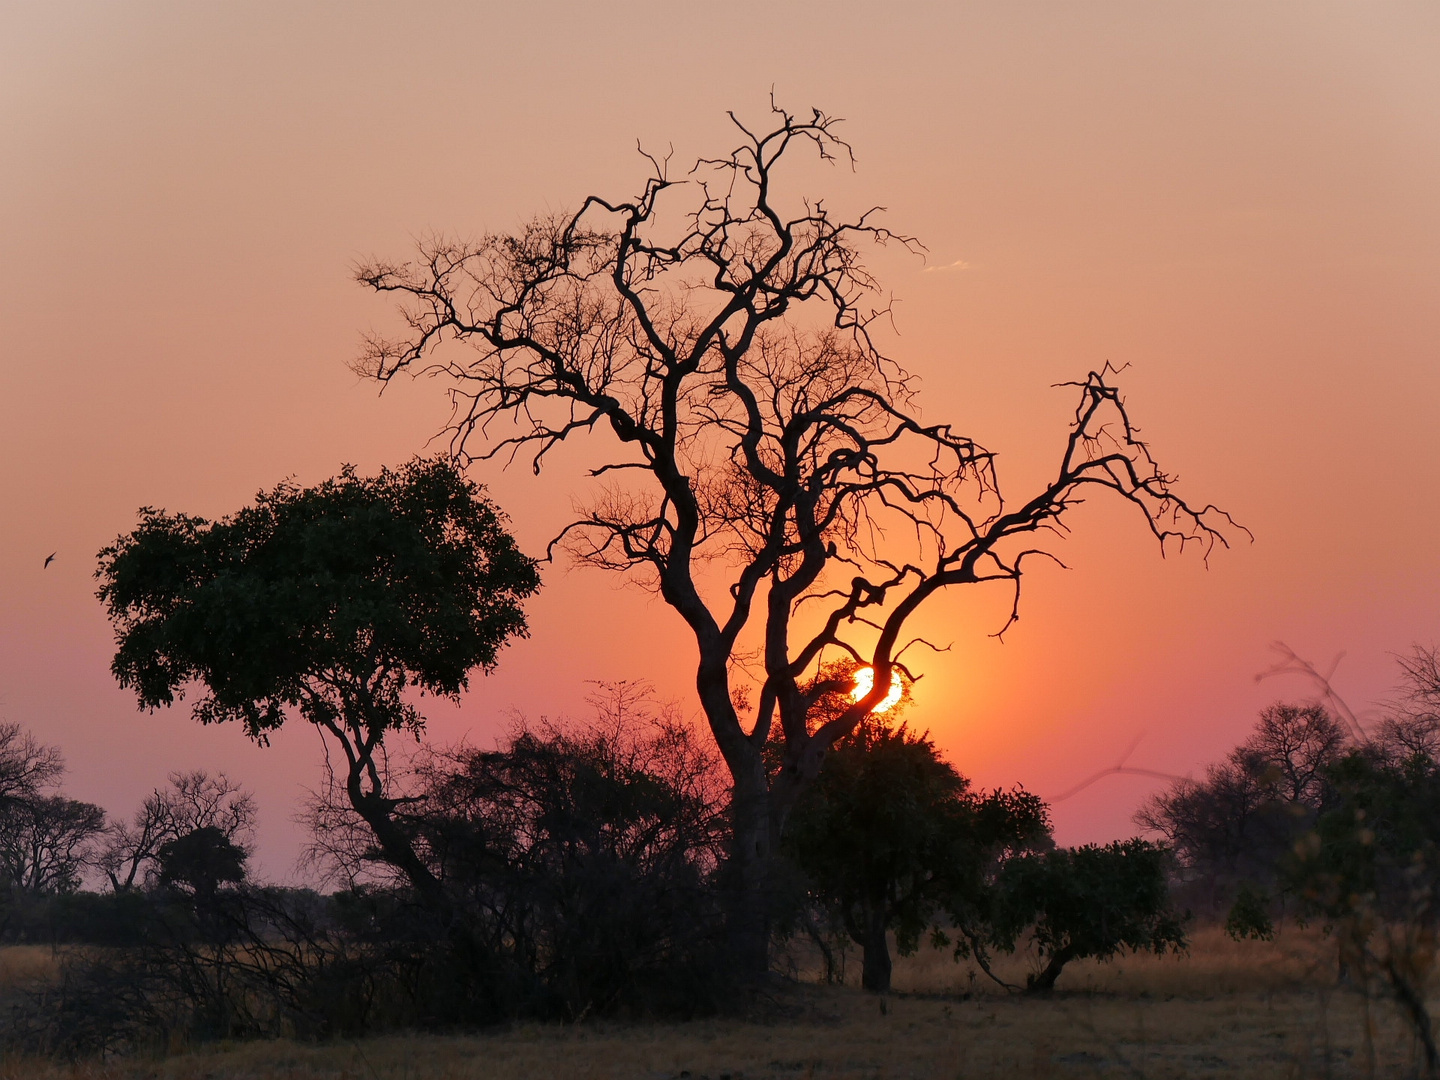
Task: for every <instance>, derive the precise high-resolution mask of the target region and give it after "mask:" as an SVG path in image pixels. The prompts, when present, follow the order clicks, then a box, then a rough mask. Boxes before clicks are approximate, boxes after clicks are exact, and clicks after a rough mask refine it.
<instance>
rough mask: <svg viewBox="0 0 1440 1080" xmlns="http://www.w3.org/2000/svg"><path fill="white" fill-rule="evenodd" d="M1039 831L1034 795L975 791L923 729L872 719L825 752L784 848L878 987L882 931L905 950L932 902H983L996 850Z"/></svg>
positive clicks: (1043, 835) (883, 958)
mask: <svg viewBox="0 0 1440 1080" xmlns="http://www.w3.org/2000/svg"><path fill="white" fill-rule="evenodd" d="M1048 840H1049V829H1048V821H1047V819H1046V815H1045V808H1044V805H1043V804H1042V803H1041V802H1040V800H1039V799H1038V798H1037V797H1036V796H1034V795H1030V794H1027V793H1025V792H1019V791H1014V792H1005V791H995V792H991V793H990V794H988V795H984V794H981V793H979V792H975V791H972V790H971V788H970V782H969V781H968V780H966V779H965V778H964V777H963V776H961V775H960V774H959V773H958V772H956V771H955V768H954V766H952V765H951V764H950V763H949V762H948V761H946V760H944V758H942V757H941V756H940V755H939V753H938V752H937V751H936V749H935V744H934V743H932V742H931V741H930V739H929V737H928V735H917V734H915V733H913V732H911V731H909V730H908V729H907V728H906V727H905V725H904V724H900V725H899V726H890V725H888V724H886V723H885V722H884V720H883V719H882V718H880V717H870V718H868V719H866V720H865V721H863V722H861V723H860V724H859V725H858V726H857V727H856V728H855V730H854V731H852V732H851V733H850V734H848V735H847V736H845V737H844V738H843V739H841V740H840V741H839V742H838V743H836V745H835V747H834V749H832V750H831V752H830V753H829V755H827V756H826V759H825V764H824V766H823V767H822V768H821V770H820V776H819V777H818V779H817V780H816V781H815V783H814V784H812V785H811V786H810V787H809V788H807V789H806V790H805V792H804V793H802V795H801V796H800V799H799V800H798V801H797V802H796V804H795V810H794V813H793V815H792V818H791V822H790V827H789V829H788V830H787V832H786V835H785V838H784V844H783V846H784V849H785V850H786V852H787V853H788V854H790V856H791V857H792V858H793V859H794V860H795V862H796V864H797V865H798V866H799V867H800V869H801V870H802V871H803V872H804V873H805V875H806V877H807V878H808V879H809V881H810V884H811V888H812V889H813V891H814V894H815V895H816V897H817V898H818V899H820V900H821V902H822V903H824V904H825V906H826V907H828V908H829V909H830V911H831V912H832V914H833V915H834V916H835V918H836V920H837V921H838V922H839V924H840V925H841V926H843V927H844V928H845V932H846V933H847V934H848V935H849V936H850V938H851V940H853V941H854V942H855V943H856V944H857V945H859V946H860V947H861V949H862V950H863V953H864V958H863V966H862V971H861V985H863V986H864V988H865V989H867V990H875V991H881V992H884V991H888V990H889V989H890V971H891V962H890V946H889V942H888V940H887V937H886V935H887V932H889V931H894V933H895V939H896V944H897V946H898V947H899V949H900V952H901V955H908V954H909V953H911V952H913V951H914V950H915V948H916V947H917V946H918V944H919V942H920V939H921V937H922V935H924V933H925V932H926V931H927V930H929V929H930V927H931V924H932V922H933V920H934V917H935V915H936V914H938V913H939V912H940V911H941V910H952V909H953V910H956V911H960V910H962V909H970V910H973V909H975V908H977V907H979V906H980V905H982V904H984V903H985V902H986V897H985V896H984V895H983V894H984V893H985V892H986V889H985V881H984V879H985V877H986V875H987V872H988V871H991V870H993V869H994V867H995V864H996V861H997V859H998V857H999V856H1000V855H1001V854H1002V853H1008V852H1010V851H1013V850H1016V849H1023V848H1026V847H1028V846H1030V845H1033V844H1044V843H1045V842H1047V841H1048ZM962 932H963V931H962Z"/></svg>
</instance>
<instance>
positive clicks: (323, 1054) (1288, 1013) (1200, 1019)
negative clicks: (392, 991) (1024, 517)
mask: <svg viewBox="0 0 1440 1080" xmlns="http://www.w3.org/2000/svg"><path fill="white" fill-rule="evenodd" d="M43 963H44V956H43V951H42V950H9V951H8V954H7V955H0V978H3V977H5V975H6V974H12V975H13V974H15V973H20V974H24V973H26V972H33V970H35V969H37V968H39V967H40V966H42V965H43ZM27 965H28V966H27ZM856 968H857V970H856V971H852V972H851V973H850V974H852V975H854V974H857V973H858V965H856ZM798 973H799V975H800V976H801V977H802V979H803V978H804V977H805V976H806V975H807V974H808V972H807V971H806V970H805V969H804V968H803V966H802V967H801V969H800V970H799V972H798ZM1022 974H1023V967H1021V966H1019V965H1017V964H1012V965H1011V967H1010V968H1009V969H1008V971H1007V975H1008V976H1010V977H1017V976H1020V975H1022ZM895 983H896V991H895V992H894V993H892V994H890V995H888V996H886V997H878V996H875V995H871V994H865V993H862V992H861V991H859V990H857V989H855V988H853V987H849V986H844V987H842V986H817V985H814V984H813V983H808V982H802V981H797V982H796V984H795V985H793V986H792V987H789V988H782V990H781V991H780V992H779V993H777V995H776V997H775V999H774V1001H773V1003H772V1004H771V1007H770V1008H769V1009H768V1010H767V1014H766V1015H762V1016H760V1017H757V1018H752V1019H748V1020H743V1021H742V1020H708V1021H701V1022H695V1023H689V1024H616V1023H587V1024H581V1025H578V1026H544V1025H522V1026H516V1027H514V1028H512V1029H509V1030H506V1031H503V1032H496V1033H492V1034H484V1035H473V1036H446V1037H438V1036H421V1035H414V1036H390V1037H380V1038H369V1039H362V1040H359V1041H345V1042H335V1043H330V1044H321V1045H315V1044H302V1043H292V1042H284V1041H279V1042H265V1043H249V1044H232V1045H223V1044H222V1045H212V1046H205V1047H200V1048H195V1049H191V1050H185V1049H183V1048H176V1049H175V1050H174V1051H173V1052H172V1053H170V1054H168V1055H165V1056H163V1057H149V1058H145V1059H143V1060H142V1059H129V1060H114V1061H109V1062H99V1061H89V1062H78V1063H49V1062H38V1061H34V1060H6V1061H3V1062H0V1080H21V1078H25V1080H31V1078H33V1080H62V1078H64V1080H82V1078H84V1080H140V1078H154V1080H252V1078H255V1080H258V1078H261V1077H264V1078H275V1080H431V1078H435V1080H482V1078H483V1080H511V1078H515V1080H519V1078H522V1077H524V1078H529V1077H577V1078H578V1077H584V1078H595V1080H601V1078H604V1080H610V1078H617V1080H618V1078H627V1080H628V1078H632V1077H633V1078H643V1080H672V1078H673V1080H680V1078H688V1080H702V1078H709V1080H722V1078H726V1077H728V1078H730V1080H742V1078H744V1080H760V1078H804V1077H817V1078H818V1077H825V1078H841V1077H843V1078H862V1077H863V1078H887V1080H890V1078H894V1080H899V1078H903V1077H916V1078H932V1077H934V1078H941V1077H943V1078H946V1080H953V1078H964V1077H977V1078H981V1077H985V1078H988V1077H1006V1078H1012V1077H1076V1078H1081V1077H1091V1076H1104V1077H1110V1076H1114V1077H1137V1078H1138V1077H1150V1078H1157V1080H1158V1078H1167V1077H1207V1076H1214V1077H1221V1076H1223V1077H1245V1078H1248V1077H1276V1078H1281V1077H1284V1078H1291V1077H1309V1076H1314V1077H1337V1078H1339V1077H1349V1076H1357V1077H1359V1076H1403V1075H1410V1074H1412V1073H1413V1072H1414V1071H1415V1068H1416V1058H1415V1047H1414V1045H1413V1042H1412V1040H1411V1039H1410V1038H1409V1036H1408V1035H1406V1034H1405V1032H1404V1031H1403V1030H1402V1028H1401V1026H1400V1025H1399V1023H1398V1020H1397V1016H1396V1013H1395V1011H1394V1008H1393V1006H1392V1005H1391V1004H1389V1003H1388V1002H1385V1001H1380V1000H1370V1001H1367V1000H1366V999H1365V998H1364V997H1363V996H1362V995H1361V994H1359V993H1358V992H1356V991H1354V990H1353V989H1346V988H1342V987H1340V986H1337V984H1336V979H1335V972H1334V966H1333V953H1331V952H1330V950H1329V949H1328V948H1326V946H1325V944H1324V942H1322V941H1320V940H1319V939H1318V938H1317V936H1316V935H1314V934H1313V933H1302V932H1299V931H1290V932H1288V933H1285V934H1282V935H1281V937H1280V939H1279V940H1277V941H1276V942H1274V943H1245V944H1236V943H1233V942H1230V941H1228V940H1227V939H1225V938H1224V937H1223V936H1222V935H1220V934H1219V933H1218V932H1217V931H1202V932H1200V933H1198V934H1197V935H1196V939H1195V944H1194V947H1193V948H1192V949H1191V951H1190V954H1189V955H1188V956H1184V957H1161V958H1156V957H1131V958H1128V959H1124V960H1121V961H1120V962H1118V963H1115V964H1109V965H1096V964H1086V965H1075V966H1074V969H1073V970H1070V969H1067V971H1066V973H1065V974H1064V975H1063V976H1062V978H1061V986H1062V987H1068V988H1065V989H1062V990H1061V991H1060V992H1057V993H1056V994H1054V995H1052V996H1050V997H1048V998H1043V999H1032V998H1023V997H1015V996H1011V995H1007V994H1004V993H1003V992H1001V991H999V989H998V988H995V987H993V984H992V986H990V987H987V986H986V985H985V983H984V980H983V977H977V978H976V979H974V980H973V981H972V979H971V977H970V973H969V971H968V969H967V968H966V966H965V965H964V964H960V965H956V964H955V963H953V962H952V961H951V960H950V959H949V957H948V956H947V955H944V954H940V953H936V952H933V951H926V952H924V953H922V954H920V955H919V956H916V957H914V958H910V959H908V960H901V961H900V962H899V963H897V966H896V979H895ZM1367 1017H1368V1020H1367ZM1367 1029H1368V1032H1369V1038H1368V1039H1367V1037H1366V1033H1367ZM1372 1055H1373V1057H1372Z"/></svg>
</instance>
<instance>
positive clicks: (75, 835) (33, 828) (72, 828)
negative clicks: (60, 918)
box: [0, 723, 105, 892]
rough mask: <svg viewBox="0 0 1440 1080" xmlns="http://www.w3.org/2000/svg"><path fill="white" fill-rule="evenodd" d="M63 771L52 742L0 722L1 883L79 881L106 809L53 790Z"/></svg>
mask: <svg viewBox="0 0 1440 1080" xmlns="http://www.w3.org/2000/svg"><path fill="white" fill-rule="evenodd" d="M64 774H65V758H64V757H63V756H62V755H61V753H60V748H59V747H56V746H43V745H41V744H40V743H39V742H37V741H36V739H35V736H33V735H31V734H30V733H29V732H28V731H26V730H25V729H24V728H22V727H21V726H20V725H19V724H15V723H8V724H0V883H3V884H5V885H8V886H9V887H11V888H18V889H25V890H29V891H35V892H65V891H68V890H70V889H74V888H76V887H77V886H78V885H79V884H80V877H81V874H82V873H83V872H84V870H85V868H86V866H87V865H89V864H90V863H91V862H92V860H93V858H94V856H95V854H96V851H95V847H96V843H97V841H98V839H99V837H100V835H101V834H102V833H103V831H104V829H105V811H104V810H102V809H100V807H98V806H94V805H92V804H90V803H85V802H78V801H76V800H74V799H68V798H66V797H65V796H63V795H60V794H58V793H56V792H55V790H54V789H55V788H56V787H57V786H58V784H59V782H60V778H61V777H62V776H63V775H64Z"/></svg>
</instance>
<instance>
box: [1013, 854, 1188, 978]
mask: <svg viewBox="0 0 1440 1080" xmlns="http://www.w3.org/2000/svg"><path fill="white" fill-rule="evenodd" d="M1165 858H1166V851H1165V849H1164V848H1163V847H1160V846H1159V845H1157V844H1152V843H1150V842H1148V841H1146V840H1141V839H1138V838H1136V839H1133V840H1122V841H1116V842H1115V843H1112V844H1107V845H1105V846H1104V847H1099V846H1097V845H1095V844H1086V845H1085V846H1084V847H1078V848H1057V849H1055V850H1054V851H1047V852H1043V853H1034V854H1021V855H1019V856H1018V857H1016V858H1013V859H1010V860H1008V861H1007V862H1006V863H1005V866H1004V869H1003V870H1002V871H1001V874H1000V883H999V889H998V891H997V896H996V908H995V915H994V922H993V927H994V934H995V937H994V942H995V944H996V945H997V947H999V948H1001V949H1005V950H1013V949H1014V948H1015V947H1016V945H1017V944H1018V942H1019V940H1020V937H1021V935H1022V934H1023V933H1024V932H1025V931H1026V930H1030V931H1031V932H1032V933H1033V934H1034V938H1035V944H1036V946H1037V948H1038V949H1039V952H1040V958H1041V960H1042V961H1043V962H1044V964H1045V966H1044V967H1043V968H1042V969H1041V970H1040V971H1039V972H1038V973H1036V974H1034V975H1032V976H1031V977H1030V978H1029V980H1028V987H1029V989H1030V990H1031V991H1032V992H1041V991H1046V990H1050V989H1053V988H1054V986H1055V980H1056V979H1057V978H1059V976H1060V972H1061V970H1062V969H1063V968H1064V967H1065V965H1066V964H1068V963H1069V962H1070V961H1072V960H1083V959H1086V958H1088V957H1094V958H1096V959H1098V960H1109V959H1110V958H1111V957H1113V956H1115V955H1116V954H1117V953H1120V952H1122V951H1124V950H1126V949H1129V950H1131V951H1133V952H1153V953H1156V954H1161V953H1164V952H1166V951H1167V950H1179V949H1183V948H1184V947H1185V945H1186V937H1185V928H1184V920H1183V919H1182V917H1181V916H1180V915H1179V914H1177V913H1176V912H1175V910H1174V909H1173V908H1172V907H1171V903H1170V894H1169V889H1168V887H1167V882H1166V875H1165Z"/></svg>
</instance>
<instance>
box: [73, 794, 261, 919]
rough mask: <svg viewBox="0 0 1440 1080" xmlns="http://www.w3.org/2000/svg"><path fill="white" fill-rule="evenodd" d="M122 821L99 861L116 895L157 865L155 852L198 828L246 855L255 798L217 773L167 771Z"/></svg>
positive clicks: (116, 825) (253, 817) (134, 883)
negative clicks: (162, 784) (161, 782)
mask: <svg viewBox="0 0 1440 1080" xmlns="http://www.w3.org/2000/svg"><path fill="white" fill-rule="evenodd" d="M169 780H170V783H169V785H168V786H167V787H163V788H156V789H155V790H154V791H152V792H151V793H150V794H149V795H148V796H146V798H145V801H144V802H143V803H141V804H140V808H139V809H138V810H136V811H135V816H134V817H133V818H131V820H130V821H128V822H117V823H116V824H115V825H114V826H113V827H112V828H111V830H110V839H109V842H108V843H107V844H106V845H105V850H104V852H103V853H102V855H101V857H100V866H101V869H103V870H104V871H105V876H106V877H108V878H109V879H110V887H111V888H113V889H114V890H115V891H116V892H124V891H126V890H127V889H133V888H135V886H136V882H137V880H140V881H143V880H144V877H145V873H146V872H147V871H154V870H155V869H156V867H157V866H158V865H159V861H160V850H161V849H162V848H163V847H164V846H165V845H166V844H169V843H170V842H172V841H174V840H178V839H180V838H181V837H182V836H187V835H189V834H190V833H193V832H196V831H198V830H200V829H207V828H209V829H216V830H218V831H219V833H220V834H221V835H222V836H223V837H224V838H225V839H226V840H227V841H229V842H230V843H231V844H232V845H234V846H235V847H237V848H238V849H239V850H240V851H244V852H247V853H248V852H249V850H250V837H251V834H252V833H253V831H254V826H255V797H254V796H253V795H251V794H250V792H248V791H246V790H245V789H244V788H242V787H241V786H240V785H239V784H238V783H236V782H235V781H234V780H231V779H230V778H229V777H228V776H226V775H225V774H224V773H223V772H222V773H217V774H216V775H214V776H211V775H210V774H209V773H207V772H205V771H204V770H203V769H193V770H191V771H189V772H180V771H177V772H172V773H171V774H170V777H169Z"/></svg>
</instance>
